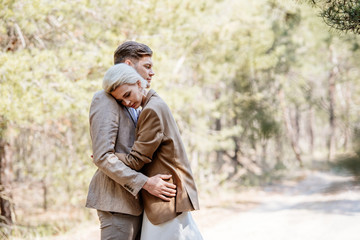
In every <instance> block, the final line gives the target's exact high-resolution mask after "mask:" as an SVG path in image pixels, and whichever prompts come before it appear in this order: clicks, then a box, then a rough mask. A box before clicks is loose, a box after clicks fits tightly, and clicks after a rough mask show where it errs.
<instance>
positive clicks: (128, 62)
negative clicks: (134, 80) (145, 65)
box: [124, 59, 134, 67]
mask: <svg viewBox="0 0 360 240" xmlns="http://www.w3.org/2000/svg"><path fill="white" fill-rule="evenodd" d="M124 63H125V64H127V65H129V66H131V67H134V63H133V62H132V61H131V60H130V59H126V60H125V62H124Z"/></svg>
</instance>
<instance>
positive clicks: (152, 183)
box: [143, 174, 176, 202]
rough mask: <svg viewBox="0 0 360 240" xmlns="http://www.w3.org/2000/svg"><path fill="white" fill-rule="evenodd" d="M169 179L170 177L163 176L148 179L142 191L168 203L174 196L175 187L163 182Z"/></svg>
mask: <svg viewBox="0 0 360 240" xmlns="http://www.w3.org/2000/svg"><path fill="white" fill-rule="evenodd" d="M170 178H171V175H164V174H158V175H155V176H153V177H150V178H149V179H148V180H147V181H146V183H145V184H144V186H143V189H145V190H146V191H148V192H149V193H150V194H151V195H154V196H155V197H158V198H161V199H162V200H164V201H167V202H169V201H170V199H171V198H172V197H175V196H176V185H174V184H172V183H168V182H166V181H164V180H169V179H170Z"/></svg>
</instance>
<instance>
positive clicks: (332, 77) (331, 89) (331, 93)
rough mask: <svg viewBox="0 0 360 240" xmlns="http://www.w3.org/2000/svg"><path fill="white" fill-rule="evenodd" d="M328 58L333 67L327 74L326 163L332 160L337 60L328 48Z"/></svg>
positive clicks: (331, 49) (332, 51)
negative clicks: (327, 127) (329, 57)
mask: <svg viewBox="0 0 360 240" xmlns="http://www.w3.org/2000/svg"><path fill="white" fill-rule="evenodd" d="M329 49H330V56H331V62H332V64H333V67H332V69H331V71H330V74H329V79H328V101H329V135H328V139H327V148H328V157H327V159H328V161H330V160H331V159H332V158H333V155H334V137H335V85H336V75H337V73H338V67H337V58H336V56H335V53H334V50H333V48H332V47H331V46H330V48H329Z"/></svg>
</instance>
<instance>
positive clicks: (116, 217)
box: [97, 210, 142, 240]
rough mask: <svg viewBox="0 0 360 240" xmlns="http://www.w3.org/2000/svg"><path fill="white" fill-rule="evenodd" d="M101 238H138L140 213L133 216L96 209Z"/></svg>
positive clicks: (111, 239)
mask: <svg viewBox="0 0 360 240" xmlns="http://www.w3.org/2000/svg"><path fill="white" fill-rule="evenodd" d="M97 213H98V216H99V220H100V229H101V240H138V239H140V232H141V222H142V215H140V216H133V215H129V214H123V213H115V212H104V211H100V210H97Z"/></svg>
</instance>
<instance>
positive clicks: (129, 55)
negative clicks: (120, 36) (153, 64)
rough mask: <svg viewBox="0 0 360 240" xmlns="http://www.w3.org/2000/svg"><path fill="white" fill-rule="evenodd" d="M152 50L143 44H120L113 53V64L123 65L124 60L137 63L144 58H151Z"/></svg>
mask: <svg viewBox="0 0 360 240" xmlns="http://www.w3.org/2000/svg"><path fill="white" fill-rule="evenodd" d="M152 54H153V52H152V50H151V49H150V48H149V47H148V46H147V45H145V44H143V43H138V42H135V41H127V42H124V43H123V44H121V45H120V46H119V47H118V48H117V49H116V50H115V52H114V64H118V63H123V62H125V60H126V59H130V60H133V61H138V60H139V59H140V58H142V57H145V56H150V57H151V56H152Z"/></svg>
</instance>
